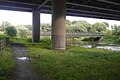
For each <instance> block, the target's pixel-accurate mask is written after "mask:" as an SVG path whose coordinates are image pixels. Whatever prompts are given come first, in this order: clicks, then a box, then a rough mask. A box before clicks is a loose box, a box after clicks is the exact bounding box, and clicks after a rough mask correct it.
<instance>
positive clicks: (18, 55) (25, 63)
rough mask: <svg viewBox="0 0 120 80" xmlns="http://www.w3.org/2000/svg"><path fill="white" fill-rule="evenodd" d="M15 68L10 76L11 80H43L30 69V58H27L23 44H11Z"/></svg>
mask: <svg viewBox="0 0 120 80" xmlns="http://www.w3.org/2000/svg"><path fill="white" fill-rule="evenodd" d="M12 50H13V54H14V59H15V61H16V68H15V70H14V71H13V74H11V80H45V79H44V78H43V77H42V76H40V75H39V74H37V73H36V72H35V71H34V70H33V69H32V67H31V64H30V58H28V57H27V52H28V50H27V49H26V47H25V46H24V45H23V44H20V43H15V44H12Z"/></svg>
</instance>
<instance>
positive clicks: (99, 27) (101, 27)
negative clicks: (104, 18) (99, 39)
mask: <svg viewBox="0 0 120 80" xmlns="http://www.w3.org/2000/svg"><path fill="white" fill-rule="evenodd" d="M107 27H108V24H107V23H105V22H103V23H99V22H96V23H95V24H93V26H92V31H95V32H105V31H106V30H107Z"/></svg>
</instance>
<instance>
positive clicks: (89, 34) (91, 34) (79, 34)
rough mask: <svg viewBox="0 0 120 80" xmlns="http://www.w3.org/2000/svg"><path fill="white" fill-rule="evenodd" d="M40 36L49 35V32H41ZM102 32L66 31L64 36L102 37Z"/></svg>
mask: <svg viewBox="0 0 120 80" xmlns="http://www.w3.org/2000/svg"><path fill="white" fill-rule="evenodd" d="M40 35H41V36H51V32H43V33H41V34H40ZM102 36H104V34H103V33H92V32H79V33H66V37H102Z"/></svg>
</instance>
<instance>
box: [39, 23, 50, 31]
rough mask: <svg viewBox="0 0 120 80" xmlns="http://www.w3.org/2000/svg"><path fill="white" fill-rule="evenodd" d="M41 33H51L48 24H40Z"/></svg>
mask: <svg viewBox="0 0 120 80" xmlns="http://www.w3.org/2000/svg"><path fill="white" fill-rule="evenodd" d="M41 31H42V32H49V31H51V26H50V24H47V23H43V24H41Z"/></svg>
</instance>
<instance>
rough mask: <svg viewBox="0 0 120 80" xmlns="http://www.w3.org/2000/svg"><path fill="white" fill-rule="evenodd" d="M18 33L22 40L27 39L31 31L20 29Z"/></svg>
mask: <svg viewBox="0 0 120 80" xmlns="http://www.w3.org/2000/svg"><path fill="white" fill-rule="evenodd" d="M18 31H19V32H18V36H20V37H21V38H26V37H28V36H29V35H30V34H29V30H27V29H18Z"/></svg>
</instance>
